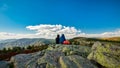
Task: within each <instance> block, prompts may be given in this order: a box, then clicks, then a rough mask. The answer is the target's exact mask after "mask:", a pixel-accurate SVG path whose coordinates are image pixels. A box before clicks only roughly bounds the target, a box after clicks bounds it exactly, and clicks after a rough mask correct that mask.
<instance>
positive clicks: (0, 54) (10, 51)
mask: <svg viewBox="0 0 120 68" xmlns="http://www.w3.org/2000/svg"><path fill="white" fill-rule="evenodd" d="M47 48H48V45H41V46H34V45H33V46H30V45H29V46H28V47H26V48H24V47H13V48H3V50H0V60H9V59H10V58H11V57H12V56H14V55H16V54H20V53H25V54H27V53H33V52H37V51H42V50H44V49H47Z"/></svg>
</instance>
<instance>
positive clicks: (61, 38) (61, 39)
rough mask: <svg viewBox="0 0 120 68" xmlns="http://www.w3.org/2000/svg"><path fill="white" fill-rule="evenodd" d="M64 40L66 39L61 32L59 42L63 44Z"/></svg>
mask: <svg viewBox="0 0 120 68" xmlns="http://www.w3.org/2000/svg"><path fill="white" fill-rule="evenodd" d="M65 40H66V39H65V35H64V34H62V36H61V37H60V43H61V44H63V42H64V41H65Z"/></svg>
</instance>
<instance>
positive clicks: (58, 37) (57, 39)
mask: <svg viewBox="0 0 120 68" xmlns="http://www.w3.org/2000/svg"><path fill="white" fill-rule="evenodd" d="M59 39H60V36H59V35H57V37H56V44H60V40H59Z"/></svg>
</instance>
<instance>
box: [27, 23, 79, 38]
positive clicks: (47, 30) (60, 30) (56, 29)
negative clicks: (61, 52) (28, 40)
mask: <svg viewBox="0 0 120 68" xmlns="http://www.w3.org/2000/svg"><path fill="white" fill-rule="evenodd" d="M26 28H27V29H29V30H34V31H36V35H40V36H45V37H46V38H54V37H55V36H56V35H57V34H65V35H66V37H68V38H71V37H75V36H77V35H79V34H81V31H80V30H77V29H76V28H75V27H69V26H62V25H47V24H45V25H44V24H40V25H36V26H27V27H26Z"/></svg>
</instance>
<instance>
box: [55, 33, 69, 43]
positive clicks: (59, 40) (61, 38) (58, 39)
mask: <svg viewBox="0 0 120 68" xmlns="http://www.w3.org/2000/svg"><path fill="white" fill-rule="evenodd" d="M56 44H66V45H68V44H70V42H69V41H68V40H66V39H65V35H64V34H62V35H61V37H60V35H59V34H58V35H57V37H56Z"/></svg>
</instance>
